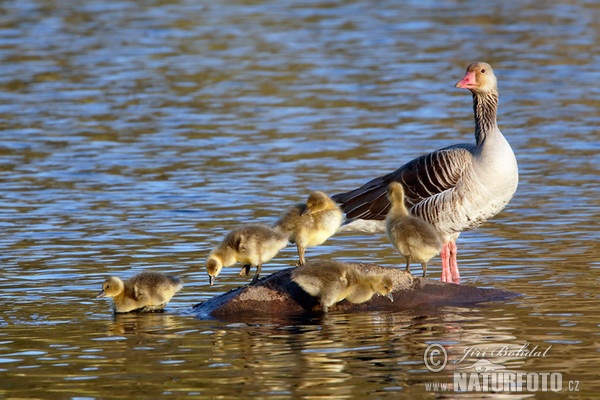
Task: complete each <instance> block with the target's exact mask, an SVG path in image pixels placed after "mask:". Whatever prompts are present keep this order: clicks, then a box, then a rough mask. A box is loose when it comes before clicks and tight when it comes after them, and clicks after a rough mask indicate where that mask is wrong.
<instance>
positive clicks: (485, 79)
mask: <svg viewBox="0 0 600 400" xmlns="http://www.w3.org/2000/svg"><path fill="white" fill-rule="evenodd" d="M456 87H457V88H461V89H469V90H470V91H471V92H473V93H482V94H485V93H490V92H497V91H498V81H497V79H496V76H495V75H494V70H493V69H492V66H491V65H490V64H488V63H485V62H481V61H480V62H474V63H472V64H469V66H468V67H467V72H466V73H465V76H464V78H462V79H461V80H460V81H458V82H457V83H456Z"/></svg>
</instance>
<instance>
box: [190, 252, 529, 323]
mask: <svg viewBox="0 0 600 400" xmlns="http://www.w3.org/2000/svg"><path fill="white" fill-rule="evenodd" d="M349 264H351V265H353V266H355V267H357V268H359V269H360V270H361V271H362V272H365V273H384V272H385V273H388V274H390V276H391V277H392V279H393V280H394V291H393V296H394V301H393V302H391V301H390V300H389V299H388V298H387V297H383V296H378V295H375V296H373V298H372V299H371V300H369V301H368V302H366V303H363V304H352V303H350V302H348V301H346V300H343V301H341V302H339V303H337V304H335V305H334V306H332V307H330V309H329V311H330V312H331V311H344V312H350V311H371V310H387V311H404V310H410V309H415V308H421V307H435V306H463V305H473V304H477V303H482V302H487V301H501V300H507V299H510V298H513V297H517V296H519V294H517V293H513V292H508V291H505V290H501V289H488V288H478V287H474V286H468V285H455V284H453V283H444V282H440V281H434V280H430V279H426V278H421V277H417V276H414V275H412V274H410V273H407V272H406V271H405V270H404V269H398V268H390V267H383V266H380V265H375V264H355V263H349ZM292 271H293V268H288V269H285V270H281V271H279V272H276V273H274V274H272V275H270V276H268V277H266V278H264V279H261V280H260V281H258V282H257V283H256V284H254V285H246V286H242V287H239V288H237V289H233V290H231V291H229V292H227V293H223V294H221V295H219V296H216V297H213V298H212V299H209V300H207V301H205V302H204V303H200V304H197V305H196V306H194V310H193V311H194V312H195V313H196V315H198V316H199V317H200V318H215V319H222V320H229V321H236V320H239V321H242V320H244V319H248V318H251V317H255V316H269V315H272V316H276V317H284V316H293V315H300V314H303V313H307V312H311V311H319V312H320V311H321V306H320V304H319V302H318V300H317V299H316V298H314V297H312V296H310V295H309V294H308V293H306V292H305V291H304V290H302V288H300V286H298V285H297V284H296V283H295V282H293V281H292V280H291V279H290V274H291V272H292Z"/></svg>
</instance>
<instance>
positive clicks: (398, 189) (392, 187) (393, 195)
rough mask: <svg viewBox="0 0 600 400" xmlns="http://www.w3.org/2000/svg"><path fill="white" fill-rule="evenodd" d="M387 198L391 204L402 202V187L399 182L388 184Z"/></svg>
mask: <svg viewBox="0 0 600 400" xmlns="http://www.w3.org/2000/svg"><path fill="white" fill-rule="evenodd" d="M387 198H388V200H389V201H390V203H392V204H402V203H403V202H404V188H403V187H402V184H401V183H399V182H392V183H390V184H389V185H388V189H387Z"/></svg>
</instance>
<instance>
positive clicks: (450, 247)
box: [440, 241, 460, 284]
mask: <svg viewBox="0 0 600 400" xmlns="http://www.w3.org/2000/svg"><path fill="white" fill-rule="evenodd" d="M440 257H441V258H442V282H451V283H456V284H459V283H460V274H459V272H458V262H457V261H456V242H455V241H451V242H447V243H444V246H443V247H442V251H441V252H440Z"/></svg>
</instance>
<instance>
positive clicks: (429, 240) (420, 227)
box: [385, 182, 443, 277]
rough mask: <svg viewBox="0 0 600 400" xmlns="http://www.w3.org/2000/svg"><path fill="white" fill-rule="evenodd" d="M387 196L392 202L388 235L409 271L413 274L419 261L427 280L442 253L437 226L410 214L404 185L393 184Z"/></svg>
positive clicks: (387, 227)
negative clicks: (412, 265) (433, 262)
mask: <svg viewBox="0 0 600 400" xmlns="http://www.w3.org/2000/svg"><path fill="white" fill-rule="evenodd" d="M387 197H388V199H389V200H390V202H391V208H390V211H389V212H388V214H387V217H386V219H385V227H386V233H387V236H388V238H389V239H390V242H392V244H393V245H394V247H395V248H396V250H398V252H399V253H400V254H402V256H403V257H404V258H405V259H406V271H407V272H410V263H411V261H413V260H414V261H418V262H420V263H421V266H422V268H423V277H425V276H427V262H428V261H429V260H431V258H432V257H434V256H436V255H438V254H439V253H440V251H441V250H442V245H443V243H442V239H441V237H440V235H439V233H438V232H437V231H436V230H435V228H433V226H431V225H430V224H428V223H427V222H425V221H424V220H422V219H421V218H418V217H415V216H412V215H410V214H409V212H408V209H407V208H406V205H405V204H404V188H403V187H402V185H401V184H400V183H398V182H392V183H390V185H389V186H388V190H387Z"/></svg>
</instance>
